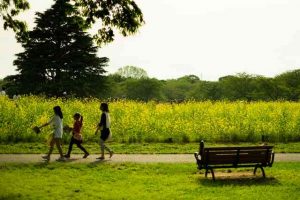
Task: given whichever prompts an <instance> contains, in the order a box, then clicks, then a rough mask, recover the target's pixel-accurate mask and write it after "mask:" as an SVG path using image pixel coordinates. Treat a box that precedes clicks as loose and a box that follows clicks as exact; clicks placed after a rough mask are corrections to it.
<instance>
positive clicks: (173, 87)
mask: <svg viewBox="0 0 300 200" xmlns="http://www.w3.org/2000/svg"><path fill="white" fill-rule="evenodd" d="M107 82H108V85H109V86H110V87H109V90H107V91H106V92H105V93H103V94H102V95H100V97H104V98H128V99H133V100H142V101H149V100H158V101H178V102H181V101H184V100H191V99H192V100H197V101H204V100H230V101H236V100H245V101H259V100H263V101H276V100H288V101H298V100H299V98H300V69H298V70H294V71H288V72H285V73H282V74H280V75H278V76H276V77H274V78H267V77H263V76H258V75H249V74H246V73H240V74H237V75H229V76H225V77H221V78H219V80H218V81H204V80H200V79H199V78H198V77H197V76H195V75H188V76H184V77H181V78H178V79H170V80H157V79H155V78H151V79H150V78H139V79H137V78H125V77H122V76H121V75H118V74H113V75H109V76H108V77H107Z"/></svg>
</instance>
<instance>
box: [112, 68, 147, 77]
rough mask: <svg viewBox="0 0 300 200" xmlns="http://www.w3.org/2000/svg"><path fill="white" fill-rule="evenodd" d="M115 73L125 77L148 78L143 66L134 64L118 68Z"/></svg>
mask: <svg viewBox="0 0 300 200" xmlns="http://www.w3.org/2000/svg"><path fill="white" fill-rule="evenodd" d="M115 75H119V76H121V77H123V78H133V79H141V78H148V74H147V72H146V71H145V70H144V69H143V68H139V67H134V66H125V67H121V68H119V69H118V71H117V72H116V73H115Z"/></svg>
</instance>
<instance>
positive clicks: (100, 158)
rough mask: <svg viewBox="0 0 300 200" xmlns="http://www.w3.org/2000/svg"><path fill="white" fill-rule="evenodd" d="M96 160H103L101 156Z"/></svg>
mask: <svg viewBox="0 0 300 200" xmlns="http://www.w3.org/2000/svg"><path fill="white" fill-rule="evenodd" d="M96 159H98V160H104V159H105V158H104V157H103V156H101V157H99V158H96Z"/></svg>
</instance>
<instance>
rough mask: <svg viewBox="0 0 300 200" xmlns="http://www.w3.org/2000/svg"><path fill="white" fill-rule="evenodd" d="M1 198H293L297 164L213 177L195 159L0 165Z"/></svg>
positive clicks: (297, 189)
mask: <svg viewBox="0 0 300 200" xmlns="http://www.w3.org/2000/svg"><path fill="white" fill-rule="evenodd" d="M0 168H1V171H0V172H1V179H0V188H1V190H0V199H20V200H22V199H24V200H25V199H26V200H27V199H44V200H48V199H88V200H89V199H144V200H146V199H202V200H208V199H209V200H214V199H218V200H231V199H244V200H250V199H251V200H253V199H256V200H260V199H272V200H277V199H278V200H279V199H280V200H281V199H297V198H299V196H300V186H299V183H300V174H299V173H295V172H297V171H300V163H299V162H296V163H276V164H275V165H274V166H273V167H272V168H267V169H266V175H267V178H266V179H263V178H261V174H257V176H254V175H253V174H252V170H253V169H249V170H247V169H239V170H237V171H236V170H233V171H232V172H231V173H228V172H227V171H226V170H217V172H216V177H217V178H216V182H213V181H212V180H211V178H207V179H206V178H204V175H203V172H201V173H199V172H198V170H197V169H196V166H195V165H194V164H179V163H177V164H161V163H160V164H133V163H90V164H72V163H68V164H65V163H64V164H63V163H50V164H22V165H20V164H18V165H17V164H0Z"/></svg>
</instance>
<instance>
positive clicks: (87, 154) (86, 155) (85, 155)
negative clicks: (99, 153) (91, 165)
mask: <svg viewBox="0 0 300 200" xmlns="http://www.w3.org/2000/svg"><path fill="white" fill-rule="evenodd" d="M89 155H90V154H89V153H86V154H84V156H83V157H82V158H87V157H88V156H89Z"/></svg>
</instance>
